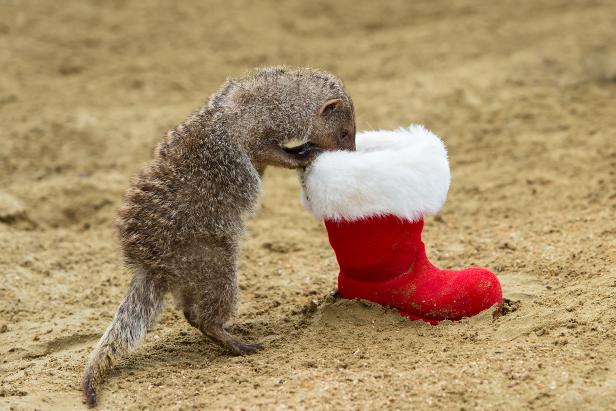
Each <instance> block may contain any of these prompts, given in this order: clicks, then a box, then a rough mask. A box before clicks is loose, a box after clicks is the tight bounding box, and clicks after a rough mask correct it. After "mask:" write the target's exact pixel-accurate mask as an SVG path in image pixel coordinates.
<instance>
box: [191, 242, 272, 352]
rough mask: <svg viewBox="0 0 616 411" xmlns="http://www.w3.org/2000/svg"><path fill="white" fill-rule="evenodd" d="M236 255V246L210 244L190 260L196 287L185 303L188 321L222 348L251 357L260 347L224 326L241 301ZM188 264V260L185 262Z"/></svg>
mask: <svg viewBox="0 0 616 411" xmlns="http://www.w3.org/2000/svg"><path fill="white" fill-rule="evenodd" d="M236 260H237V253H236V251H235V247H234V246H232V245H225V244H217V245H213V244H210V245H209V246H208V247H204V249H202V250H200V252H197V253H194V254H192V255H191V257H190V267H185V268H186V269H189V268H190V271H191V272H193V273H195V275H194V276H193V277H192V278H191V280H192V282H193V284H191V287H190V288H189V289H188V290H187V291H186V294H185V295H184V298H183V301H184V305H183V309H184V316H185V317H186V320H187V321H188V322H189V323H190V324H191V325H193V326H194V327H196V328H198V329H199V330H200V331H201V332H202V333H203V334H204V335H205V336H207V337H208V338H210V339H211V340H212V341H213V342H215V343H216V344H218V345H220V346H221V347H224V348H227V349H229V350H230V351H231V352H232V353H234V354H237V355H242V354H251V353H254V352H256V351H257V350H259V349H260V348H262V346H261V344H248V343H245V342H243V341H241V340H240V339H238V338H237V337H235V336H233V335H232V334H230V333H229V332H227V331H226V330H225V328H224V326H225V323H226V322H227V321H228V320H229V319H230V318H231V316H232V315H233V313H234V311H235V308H236V305H237V299H238V287H237V273H236V271H237V263H236ZM184 261H186V260H184Z"/></svg>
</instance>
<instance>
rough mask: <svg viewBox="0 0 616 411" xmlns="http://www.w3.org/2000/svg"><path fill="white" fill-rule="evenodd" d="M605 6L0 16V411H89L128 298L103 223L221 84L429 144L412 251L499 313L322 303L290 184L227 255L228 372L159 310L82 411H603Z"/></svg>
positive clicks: (607, 267)
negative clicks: (437, 193) (429, 318)
mask: <svg viewBox="0 0 616 411" xmlns="http://www.w3.org/2000/svg"><path fill="white" fill-rule="evenodd" d="M615 22H616V2H614V1H613V0H605V1H595V0H588V1H566V0H562V1H547V0H533V1H510V0H505V1H488V0H485V1H470V0H461V1H460V0H449V1H440V0H439V1H432V0H420V1H406V0H396V1H387V2H373V1H352V0H341V1H335V2H333V1H332V2H325V1H305V2H304V1H302V2H300V1H289V2H283V1H278V0H267V1H254V2H249V1H236V0H228V1H225V2H213V1H212V2H209V1H204V2H183V1H182V2H179V1H178V2H171V1H162V0H161V1H155V0H147V1H136V0H135V1H121V0H112V1H105V2H98V1H93V0H90V1H51V0H46V1H42V0H40V1H34V0H22V1H17V0H3V1H1V2H0V410H5V409H17V410H21V409H27V410H33V409H42V410H55V409H83V408H84V407H85V406H84V405H83V404H82V397H81V393H80V380H81V374H82V371H83V367H84V364H85V360H86V358H87V356H88V354H89V352H90V351H91V349H92V347H93V346H94V344H95V343H96V341H97V339H98V338H99V337H100V335H101V333H102V332H103V330H104V328H105V327H106V326H107V325H108V324H109V322H110V320H111V318H112V315H113V313H114V311H115V309H116V307H117V304H118V303H119V301H120V300H121V299H122V297H123V294H124V292H125V290H126V288H127V284H128V281H129V278H130V273H129V272H128V271H127V270H126V269H125V268H123V267H122V264H121V261H120V254H119V250H118V245H117V242H116V237H115V232H114V229H113V225H112V221H113V218H114V216H115V211H116V209H117V207H118V205H119V202H120V200H121V196H122V194H123V192H124V191H125V190H126V188H127V187H128V184H129V181H130V178H131V176H133V175H134V174H135V173H136V172H137V171H138V170H139V169H140V168H141V167H142V166H143V165H144V164H145V163H146V162H147V161H148V159H149V158H150V157H151V154H152V150H153V147H154V145H155V144H156V142H157V141H158V140H159V139H160V137H161V136H162V135H163V134H164V132H165V131H166V130H168V129H169V128H171V127H173V126H174V125H175V124H177V123H179V122H180V121H182V120H183V119H184V118H185V117H186V116H187V115H188V114H189V113H190V112H191V111H192V110H194V109H196V108H198V107H199V106H200V105H201V103H202V102H203V101H204V100H205V99H206V98H207V96H208V95H209V94H210V93H212V92H213V91H214V90H215V89H216V88H217V87H218V86H219V85H220V84H221V83H222V82H223V81H224V79H225V78H226V77H227V76H229V75H240V74H241V73H243V72H244V71H245V70H247V69H249V68H251V67H254V66H261V65H270V64H281V63H284V64H288V65H292V66H296V65H304V66H313V67H320V68H324V69H327V70H331V71H333V72H334V73H336V74H337V75H338V76H340V77H341V78H342V79H344V80H345V82H346V84H347V86H348V90H349V92H350V93H351V95H352V96H353V98H354V102H355V106H356V109H357V116H358V127H359V129H374V128H393V127H398V126H402V125H407V124H409V123H411V122H417V123H422V124H425V125H426V126H428V127H429V128H431V129H432V130H434V131H435V132H436V133H437V134H439V135H440V136H442V137H443V139H444V140H445V142H446V144H447V146H448V149H449V155H450V159H451V167H452V174H453V181H452V186H451V190H450V194H449V198H448V201H447V203H446V205H445V207H444V209H443V211H442V213H441V214H440V215H439V216H438V217H431V218H428V219H427V221H426V229H425V231H424V240H425V242H426V245H427V248H428V255H429V257H430V258H431V259H432V261H433V262H434V263H435V264H437V265H439V266H441V267H444V268H463V267H465V266H470V265H481V266H486V267H490V268H492V269H493V270H494V271H495V272H496V273H497V274H498V276H499V278H500V279H501V281H502V284H503V289H504V295H505V297H506V298H507V299H508V301H509V302H508V304H507V307H506V308H507V309H506V315H504V316H503V317H501V318H498V319H495V320H494V319H492V317H491V316H490V315H480V316H478V317H476V318H473V319H470V320H464V321H461V322H458V323H443V324H441V325H439V326H436V327H432V326H428V325H426V324H423V323H421V322H410V321H407V320H405V319H403V318H401V317H400V316H398V315H397V313H396V312H393V311H390V310H386V309H384V308H381V307H377V306H373V305H370V304H367V303H362V302H357V301H356V302H350V301H337V300H336V299H335V298H334V297H333V293H334V291H335V289H336V276H337V271H336V269H337V264H336V261H335V258H334V255H333V252H332V250H331V248H330V247H329V244H328V242H327V237H326V233H325V231H324V229H323V228H322V226H321V224H320V222H318V221H315V220H314V219H313V218H312V217H311V216H310V215H309V214H308V213H307V212H306V211H304V210H303V209H302V207H301V205H300V202H299V186H298V183H297V177H296V174H295V173H294V172H291V171H285V170H273V169H270V170H268V172H267V174H266V176H265V177H266V178H265V182H264V193H263V196H262V205H261V207H260V209H259V211H258V213H257V214H256V215H255V216H254V217H252V218H251V219H250V220H249V221H248V222H247V225H248V231H249V232H248V235H247V236H246V238H245V240H244V242H243V245H242V261H241V273H240V284H241V290H242V298H241V306H240V310H239V313H238V315H237V317H236V318H235V319H234V321H233V324H232V326H231V329H232V330H233V332H234V333H236V334H238V335H240V336H242V338H244V339H245V340H247V341H260V342H262V343H264V345H265V349H264V350H263V351H262V352H259V353H258V354H256V355H253V356H246V357H232V356H229V355H228V354H227V353H226V352H224V351H223V350H221V349H219V348H218V347H216V346H215V345H213V344H212V343H210V342H209V341H208V340H206V339H204V338H203V337H202V336H201V335H200V334H199V333H198V332H197V331H196V330H195V329H193V328H191V327H190V326H189V325H188V324H187V323H186V322H185V321H184V319H183V317H182V315H181V313H180V312H179V311H177V310H176V309H175V308H174V306H173V304H172V303H171V301H169V303H168V304H167V306H166V309H165V311H164V314H163V315H162V317H161V321H160V323H159V324H158V325H157V326H156V327H155V328H154V329H153V330H152V331H151V332H150V333H149V334H148V335H147V337H146V339H145V341H144V343H143V345H142V346H140V347H139V348H138V349H137V350H135V351H134V352H133V353H131V354H130V355H128V356H127V357H125V358H124V359H123V360H122V361H121V362H120V363H119V364H118V365H117V367H116V368H115V369H114V370H113V371H112V372H111V373H110V375H109V379H108V381H107V383H106V385H105V386H104V388H103V391H102V393H101V396H100V408H101V409H108V410H121V409H130V410H134V409H149V410H155V409H165V410H176V409H193V408H196V409H234V410H240V409H245V410H254V409H265V410H270V409H271V410H284V409H319V410H320V409H325V410H328V409H329V410H338V409H345V410H386V409H409V410H410V409H412V410H424V409H426V410H431V409H434V410H463V409H464V410H471V409H479V410H488V409H490V410H492V409H493V410H518V409H520V410H521V409H531V410H582V409H589V410H590V409H592V410H601V409H611V410H616V218H615V217H616V23H615Z"/></svg>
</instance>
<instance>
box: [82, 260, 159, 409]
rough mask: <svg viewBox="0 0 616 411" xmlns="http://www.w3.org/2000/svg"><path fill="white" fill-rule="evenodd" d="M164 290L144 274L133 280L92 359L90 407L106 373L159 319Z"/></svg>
mask: <svg viewBox="0 0 616 411" xmlns="http://www.w3.org/2000/svg"><path fill="white" fill-rule="evenodd" d="M163 297H164V290H163V289H162V287H161V286H160V285H159V284H157V283H156V282H155V281H154V279H152V278H149V276H148V275H147V274H146V273H144V272H141V271H139V272H137V273H135V276H134V277H133V279H132V281H131V284H130V287H129V289H128V293H127V295H126V297H125V298H124V301H122V303H121V304H120V306H119V307H118V310H117V311H116V313H115V316H114V318H113V321H112V322H111V324H110V325H109V327H107V330H106V331H105V333H104V334H103V336H102V337H101V339H100V341H99V342H98V344H97V345H96V348H95V349H94V351H93V352H92V355H91V356H90V360H89V362H88V366H87V367H86V372H85V375H84V378H83V393H84V395H85V397H86V403H87V404H88V406H90V407H93V406H95V405H96V391H97V389H98V386H99V385H100V384H101V383H102V382H103V380H104V378H105V373H106V372H107V370H108V369H109V368H111V367H112V366H113V364H114V362H115V361H116V360H117V359H118V358H120V357H121V356H122V355H123V354H125V353H126V352H128V351H129V350H130V349H131V348H133V347H135V346H136V345H137V344H138V343H139V342H140V341H141V339H142V338H143V336H144V335H145V333H146V331H147V330H148V328H150V327H151V326H152V325H153V324H154V322H156V319H157V317H158V314H159V312H160V310H161V308H162V303H163Z"/></svg>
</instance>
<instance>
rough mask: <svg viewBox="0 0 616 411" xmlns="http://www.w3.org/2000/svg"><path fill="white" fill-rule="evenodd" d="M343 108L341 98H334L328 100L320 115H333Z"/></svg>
mask: <svg viewBox="0 0 616 411" xmlns="http://www.w3.org/2000/svg"><path fill="white" fill-rule="evenodd" d="M341 106H342V100H340V99H339V98H332V99H329V100H327V101H326V102H325V103H323V105H322V106H321V108H320V109H319V115H324V114H327V113H331V112H332V111H336V110H338V109H339V108H340V107H341Z"/></svg>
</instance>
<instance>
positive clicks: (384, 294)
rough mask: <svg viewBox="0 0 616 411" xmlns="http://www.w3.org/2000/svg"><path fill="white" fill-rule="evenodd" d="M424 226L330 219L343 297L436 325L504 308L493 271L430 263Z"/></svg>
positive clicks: (395, 220) (386, 220)
mask: <svg viewBox="0 0 616 411" xmlns="http://www.w3.org/2000/svg"><path fill="white" fill-rule="evenodd" d="M423 225H424V223H423V220H420V221H416V222H411V221H408V220H403V219H400V218H398V217H396V216H391V215H390V216H384V217H371V218H366V219H362V220H357V221H352V222H349V221H333V220H326V221H325V227H326V228H327V233H328V235H329V242H330V244H331V246H332V248H333V249H334V251H335V253H336V258H337V260H338V264H339V266H340V274H339V275H338V291H339V294H340V296H341V297H343V298H348V299H353V298H361V299H365V300H370V301H373V302H376V303H378V304H381V305H386V306H389V307H393V308H396V309H398V310H399V311H400V312H401V314H402V315H405V316H407V317H409V318H411V319H413V320H416V319H421V320H424V321H427V322H429V323H432V324H436V323H438V321H442V320H460V319H461V318H463V317H471V316H473V315H475V314H478V313H479V312H481V311H483V310H486V309H488V308H490V307H492V306H493V305H495V304H498V305H499V307H500V304H502V299H503V296H502V290H501V286H500V283H499V281H498V278H496V276H495V275H494V274H493V273H491V272H490V271H488V270H486V269H483V268H467V269H465V270H460V271H453V270H440V269H438V268H436V267H435V266H433V265H432V263H430V261H429V260H428V258H427V257H426V252H425V247H424V243H423V242H422V241H421V231H422V230H423Z"/></svg>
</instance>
